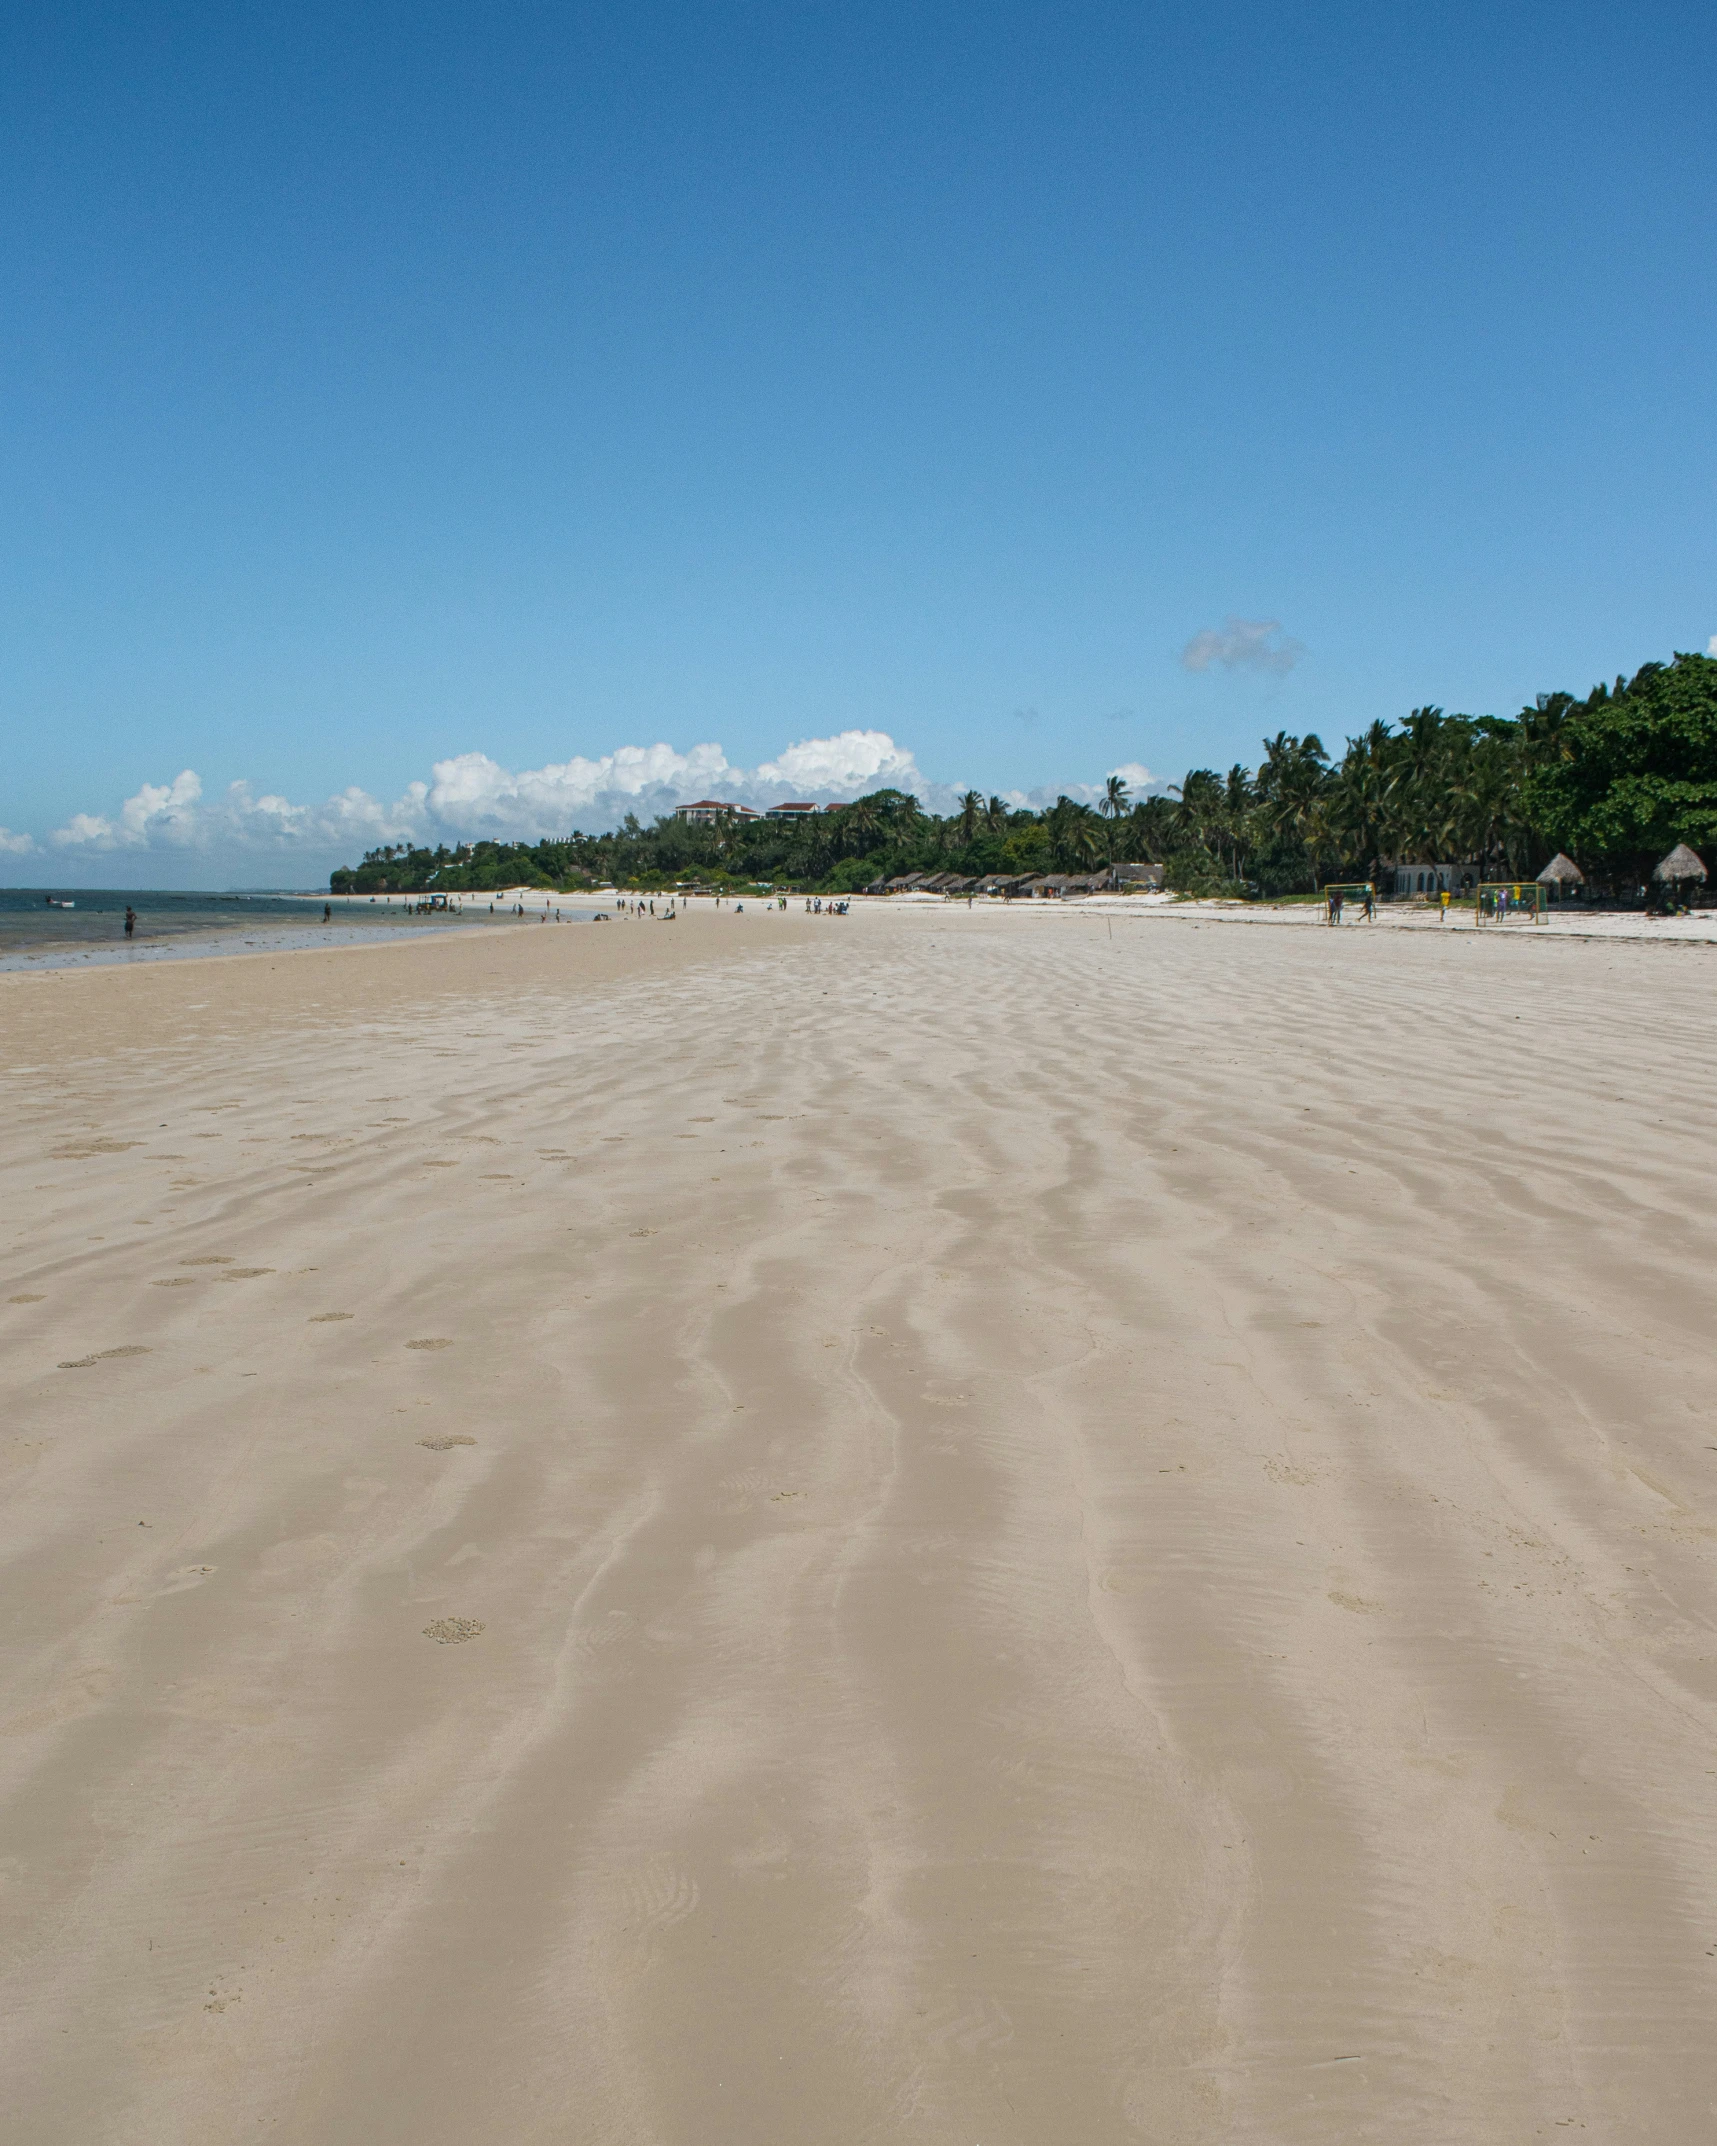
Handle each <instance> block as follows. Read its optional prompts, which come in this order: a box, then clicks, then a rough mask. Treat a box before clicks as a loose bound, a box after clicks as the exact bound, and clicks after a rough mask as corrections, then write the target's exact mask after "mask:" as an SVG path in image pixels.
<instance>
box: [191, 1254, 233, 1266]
mask: <svg viewBox="0 0 1717 2146" xmlns="http://www.w3.org/2000/svg"><path fill="white" fill-rule="evenodd" d="M179 1264H180V1266H181V1267H230V1266H231V1265H232V1259H231V1257H230V1255H229V1254H227V1253H225V1252H203V1253H201V1254H199V1256H198V1257H197V1258H195V1259H182V1260H180V1262H179Z"/></svg>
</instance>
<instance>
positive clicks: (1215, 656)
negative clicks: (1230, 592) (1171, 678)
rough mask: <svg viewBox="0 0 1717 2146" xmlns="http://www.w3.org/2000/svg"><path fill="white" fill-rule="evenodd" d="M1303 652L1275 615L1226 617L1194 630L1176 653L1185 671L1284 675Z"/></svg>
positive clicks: (1301, 645)
mask: <svg viewBox="0 0 1717 2146" xmlns="http://www.w3.org/2000/svg"><path fill="white" fill-rule="evenodd" d="M1304 654H1305V648H1304V645H1303V644H1302V643H1301V642H1299V641H1296V640H1295V639H1294V638H1293V636H1292V635H1291V634H1287V633H1284V632H1283V631H1282V622H1281V620H1280V619H1279V618H1226V619H1224V620H1223V622H1222V624H1221V625H1220V626H1207V627H1205V629H1204V631H1203V632H1202V633H1195V634H1194V635H1193V637H1192V639H1191V640H1190V641H1188V643H1187V644H1186V646H1185V647H1184V648H1183V649H1182V650H1181V652H1180V660H1181V663H1182V665H1183V666H1184V667H1185V668H1186V669H1187V670H1189V671H1208V670H1209V669H1210V668H1211V666H1212V665H1213V664H1218V663H1219V664H1221V666H1222V668H1223V669H1224V670H1226V671H1269V672H1273V673H1274V674H1275V675H1276V676H1277V677H1285V676H1286V675H1287V673H1288V672H1289V671H1291V670H1292V669H1293V667H1294V665H1295V664H1296V663H1298V662H1299V660H1300V658H1301V657H1302V656H1303V655H1304Z"/></svg>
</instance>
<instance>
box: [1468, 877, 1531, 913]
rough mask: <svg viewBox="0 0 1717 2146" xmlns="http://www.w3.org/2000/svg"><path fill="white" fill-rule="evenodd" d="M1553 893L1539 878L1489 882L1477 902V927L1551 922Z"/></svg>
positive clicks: (1474, 909) (1474, 904)
mask: <svg viewBox="0 0 1717 2146" xmlns="http://www.w3.org/2000/svg"><path fill="white" fill-rule="evenodd" d="M1549 909H1550V890H1549V888H1548V887H1541V886H1540V885H1539V884H1538V882H1537V880H1536V879H1487V880H1484V881H1482V882H1481V883H1480V886H1479V890H1478V894H1477V896H1476V898H1475V899H1474V902H1473V922H1474V923H1475V924H1543V923H1545V922H1546V921H1547V920H1548V916H1549Z"/></svg>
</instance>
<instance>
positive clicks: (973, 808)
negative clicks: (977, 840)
mask: <svg viewBox="0 0 1717 2146" xmlns="http://www.w3.org/2000/svg"><path fill="white" fill-rule="evenodd" d="M983 816H984V800H983V799H982V797H981V796H979V794H978V792H977V791H976V790H968V791H967V792H966V794H965V796H964V797H962V798H961V800H960V839H961V840H962V841H963V842H966V843H970V842H971V841H972V840H973V838H974V837H975V836H976V834H977V832H978V824H979V822H980V821H981V820H982V819H983Z"/></svg>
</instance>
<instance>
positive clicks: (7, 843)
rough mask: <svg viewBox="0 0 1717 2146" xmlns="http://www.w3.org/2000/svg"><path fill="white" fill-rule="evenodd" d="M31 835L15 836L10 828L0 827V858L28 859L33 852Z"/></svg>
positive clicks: (33, 844)
mask: <svg viewBox="0 0 1717 2146" xmlns="http://www.w3.org/2000/svg"><path fill="white" fill-rule="evenodd" d="M35 847H36V843H35V838H34V836H32V835H15V834H14V833H13V832H12V830H11V828H10V827H0V857H28V856H30V855H32V854H33V853H34V851H35Z"/></svg>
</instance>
